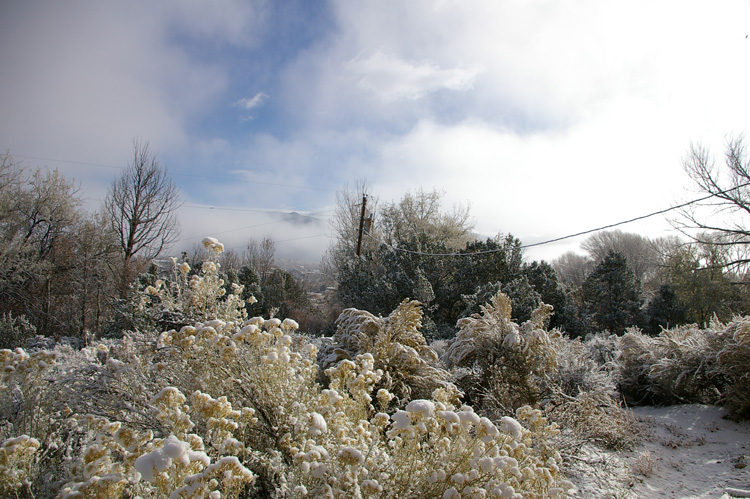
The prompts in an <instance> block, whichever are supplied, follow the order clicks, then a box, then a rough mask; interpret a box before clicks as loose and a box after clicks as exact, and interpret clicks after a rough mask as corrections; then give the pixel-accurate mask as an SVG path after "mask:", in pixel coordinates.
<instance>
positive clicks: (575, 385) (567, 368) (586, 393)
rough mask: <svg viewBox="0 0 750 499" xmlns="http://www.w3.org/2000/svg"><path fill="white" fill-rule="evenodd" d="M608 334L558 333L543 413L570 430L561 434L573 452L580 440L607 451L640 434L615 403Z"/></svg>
mask: <svg viewBox="0 0 750 499" xmlns="http://www.w3.org/2000/svg"><path fill="white" fill-rule="evenodd" d="M614 338H616V337H612V338H606V337H604V336H602V335H596V336H590V337H588V338H587V340H586V342H585V343H582V342H581V341H580V339H579V338H576V339H574V340H570V339H568V338H562V339H561V340H559V341H557V342H556V349H557V360H558V370H557V373H556V374H555V375H554V376H553V379H552V382H553V385H552V391H553V394H552V396H551V397H550V400H549V401H548V402H547V403H546V404H545V406H544V409H545V413H546V414H547V415H548V417H549V418H550V419H551V420H552V421H554V422H556V423H558V424H559V425H560V426H561V427H562V428H565V429H566V430H569V431H570V435H564V438H563V439H561V440H563V441H565V442H566V443H567V447H568V448H569V449H566V450H571V451H573V452H574V451H575V448H577V447H579V446H580V445H581V444H582V443H583V442H590V443H594V444H596V445H598V446H599V447H603V448H606V449H612V450H622V449H629V448H632V447H633V446H634V445H635V444H636V443H637V442H638V439H639V437H640V433H641V432H640V428H639V426H638V424H637V422H636V420H635V419H634V418H632V417H630V416H629V415H628V413H627V411H626V410H625V409H624V408H623V407H622V406H621V404H620V403H619V401H618V399H619V394H618V393H617V389H616V380H615V376H614V374H615V373H614V372H613V371H614V369H615V366H616V363H615V362H614V361H613V360H611V351H613V350H611V349H612V348H613V345H612V344H611V341H612V339H614Z"/></svg>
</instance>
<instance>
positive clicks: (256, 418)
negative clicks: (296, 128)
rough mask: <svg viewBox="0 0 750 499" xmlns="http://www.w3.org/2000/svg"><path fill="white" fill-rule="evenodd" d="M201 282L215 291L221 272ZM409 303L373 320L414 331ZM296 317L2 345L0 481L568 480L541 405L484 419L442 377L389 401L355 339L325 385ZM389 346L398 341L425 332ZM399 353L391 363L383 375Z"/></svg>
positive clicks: (498, 488) (388, 491)
mask: <svg viewBox="0 0 750 499" xmlns="http://www.w3.org/2000/svg"><path fill="white" fill-rule="evenodd" d="M200 285H201V286H210V287H213V288H214V292H213V294H211V292H210V290H207V293H208V294H207V295H205V296H214V299H216V300H220V299H221V296H220V294H219V293H218V292H215V290H216V289H218V288H219V287H220V286H221V283H220V282H219V281H218V280H212V279H203V280H202V281H200ZM167 303H169V302H167ZM414 306H415V305H408V304H406V305H405V308H404V310H403V311H400V312H399V313H396V314H395V315H393V316H391V317H390V322H388V323H387V324H385V325H384V326H385V329H384V330H383V331H381V332H382V333H384V334H387V335H390V336H389V337H390V338H401V337H404V338H407V337H411V336H413V335H414V334H415V331H417V330H418V327H419V326H418V322H419V320H418V317H419V314H418V313H416V312H415V309H414ZM353 321H354V323H356V320H354V319H353ZM297 328H298V325H297V323H296V322H295V321H293V320H291V319H285V320H280V319H277V318H268V319H264V318H260V317H254V318H251V319H247V320H225V319H208V320H201V321H199V322H195V323H193V324H191V325H188V326H183V327H181V328H180V329H179V330H178V329H171V330H169V331H165V332H163V333H162V334H161V335H160V336H159V338H158V339H153V338H150V337H149V335H147V334H142V333H137V332H129V333H125V335H124V336H123V338H121V339H118V340H104V341H101V342H98V343H94V344H92V345H90V346H88V347H86V348H83V349H81V350H80V351H76V350H73V349H71V348H70V347H68V346H57V347H56V348H55V351H54V352H46V351H40V352H35V353H31V354H29V353H26V352H25V351H23V350H20V349H19V350H16V351H9V350H5V351H0V352H1V355H2V361H3V363H4V364H3V365H4V370H3V372H2V379H1V380H2V386H1V387H0V388H1V389H2V393H1V395H2V397H3V399H2V410H3V411H4V413H3V416H4V421H5V423H3V425H1V426H0V429H1V430H2V440H0V442H1V443H0V480H2V481H0V487H2V489H1V490H2V492H4V493H6V495H10V494H14V493H18V494H27V495H34V497H53V496H56V497H60V498H79V497H142V498H144V499H146V498H157V497H158V498H162V497H170V498H184V497H210V498H218V497H227V498H231V497H253V496H258V495H260V496H271V497H302V496H309V497H518V498H520V497H548V496H551V495H565V491H566V490H567V489H568V488H569V487H570V484H569V483H567V482H566V481H564V480H563V479H562V477H561V476H560V474H559V468H558V466H559V462H560V456H559V453H558V452H557V451H556V449H555V448H554V446H552V445H551V444H550V441H551V439H552V438H553V437H554V436H555V434H556V433H557V431H558V430H557V428H556V426H555V425H554V424H549V423H548V422H547V420H546V419H545V418H544V417H543V415H542V413H541V412H540V411H539V410H537V409H532V408H531V407H521V408H519V409H518V410H517V411H516V412H515V414H514V415H513V417H510V415H508V416H506V417H503V418H501V419H500V420H498V421H497V423H493V422H492V421H490V420H489V419H487V418H485V417H482V416H480V415H479V414H476V413H475V412H474V410H473V409H472V408H471V407H469V406H467V405H460V404H459V403H458V402H457V393H456V391H455V389H452V387H451V386H450V385H449V384H445V385H444V386H442V385H441V386H439V387H438V388H437V389H435V390H434V391H433V392H432V393H431V394H430V395H428V396H426V397H422V398H416V397H414V398H413V399H412V400H411V401H410V402H409V403H408V404H406V405H405V406H404V405H400V406H397V407H393V401H394V400H395V397H396V396H395V394H394V393H392V392H390V391H389V390H388V389H386V388H385V386H391V385H384V384H383V383H384V380H386V379H388V375H389V374H388V372H387V371H385V370H383V369H380V368H378V367H377V365H376V357H375V354H373V353H370V352H364V351H362V352H360V353H357V354H356V355H353V356H352V357H351V358H350V359H342V360H340V361H339V362H337V363H335V364H334V365H332V366H331V367H329V368H328V369H327V370H326V376H327V379H328V380H329V383H328V385H327V386H322V385H320V384H319V383H318V381H317V380H318V378H319V377H318V374H319V368H318V365H317V363H316V358H317V348H316V347H315V346H314V345H312V344H311V343H309V342H308V341H306V339H305V338H304V337H302V336H300V335H297V334H296V330H297ZM400 328H405V331H401V330H400ZM379 341H380V340H378V341H375V342H373V343H371V344H370V345H371V346H372V347H373V348H374V349H375V350H377V348H378V347H379V346H382V345H380V343H379ZM422 341H423V340H422ZM402 345H403V349H404V351H406V352H410V353H409V354H410V355H412V354H411V351H412V350H413V351H414V352H417V351H418V349H417V347H420V348H422V347H424V346H425V345H424V344H423V343H422V344H418V345H416V346H414V345H412V344H404V343H402ZM420 345H421V346H420ZM361 346H362V348H365V343H362V345H361ZM410 349H411V350H410ZM425 351H426V350H425ZM375 353H378V352H377V351H376V352H375ZM378 355H381V354H379V353H378ZM382 355H384V356H385V355H387V354H382ZM383 358H387V357H383ZM397 365H398V364H396V363H395V362H390V363H389V364H388V368H389V369H392V374H390V376H391V379H398V376H400V374H399V373H397V372H396V368H397ZM405 369H407V373H411V374H413V373H414V372H419V371H414V370H411V371H409V370H408V364H407V365H406V367H405ZM425 372H426V371H425ZM392 386H395V387H398V386H400V385H398V384H393V385H392ZM413 393H414V392H412V394H413Z"/></svg>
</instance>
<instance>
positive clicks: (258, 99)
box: [232, 92, 268, 121]
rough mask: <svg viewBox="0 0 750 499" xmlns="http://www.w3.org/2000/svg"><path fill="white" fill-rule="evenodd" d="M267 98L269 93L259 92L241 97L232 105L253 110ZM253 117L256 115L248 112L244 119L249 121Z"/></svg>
mask: <svg viewBox="0 0 750 499" xmlns="http://www.w3.org/2000/svg"><path fill="white" fill-rule="evenodd" d="M267 98H268V95H267V94H264V93H263V92H258V93H257V94H255V95H253V96H252V97H243V98H241V99H238V100H237V101H235V102H234V104H232V106H233V107H239V108H241V109H244V110H245V111H251V110H253V109H255V108H258V107H260V106H262V105H263V102H265V100H266V99H267ZM252 119H254V116H253V115H252V114H248V115H246V116H245V118H244V121H248V120H252Z"/></svg>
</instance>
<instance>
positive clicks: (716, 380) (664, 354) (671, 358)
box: [619, 325, 723, 405]
mask: <svg viewBox="0 0 750 499" xmlns="http://www.w3.org/2000/svg"><path fill="white" fill-rule="evenodd" d="M722 336H723V335H721V334H717V332H716V331H715V330H714V329H712V328H707V329H699V328H698V327H697V326H695V325H692V326H681V327H676V328H673V329H665V330H663V331H662V332H661V333H660V334H659V335H658V336H648V335H644V334H643V333H641V331H640V330H638V329H637V328H631V329H629V330H628V332H627V333H626V334H625V335H623V337H622V338H621V339H620V350H621V354H620V359H619V363H620V381H619V384H620V391H621V393H622V395H623V396H624V397H625V399H626V400H627V401H628V403H630V404H633V405H638V404H644V403H647V404H656V405H661V404H667V405H668V404H676V403H703V404H716V403H717V402H718V401H719V398H720V395H721V389H722V386H723V379H722V375H721V373H720V372H719V371H718V370H717V369H716V367H717V366H716V362H717V361H716V352H717V351H718V350H719V349H720V345H721V344H722V343H723V338H722Z"/></svg>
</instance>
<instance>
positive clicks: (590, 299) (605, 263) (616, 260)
mask: <svg viewBox="0 0 750 499" xmlns="http://www.w3.org/2000/svg"><path fill="white" fill-rule="evenodd" d="M583 300H584V308H585V309H586V311H587V312H588V313H589V314H590V315H591V318H592V322H593V326H594V327H595V328H596V329H598V330H605V329H606V330H608V331H609V332H611V333H615V334H622V333H624V332H625V329H626V328H627V327H629V326H640V325H642V324H643V314H642V312H641V305H642V303H643V301H642V299H641V291H640V283H639V282H638V280H637V279H636V277H635V274H634V273H633V270H632V269H631V268H630V266H629V265H628V261H627V259H626V258H625V257H624V256H623V255H622V253H617V252H615V251H610V252H609V253H608V254H607V256H606V257H605V258H604V260H602V262H601V263H600V264H599V265H598V266H597V267H596V268H595V269H594V271H593V272H592V273H591V275H590V276H589V277H588V278H587V279H586V281H585V282H584V284H583Z"/></svg>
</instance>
